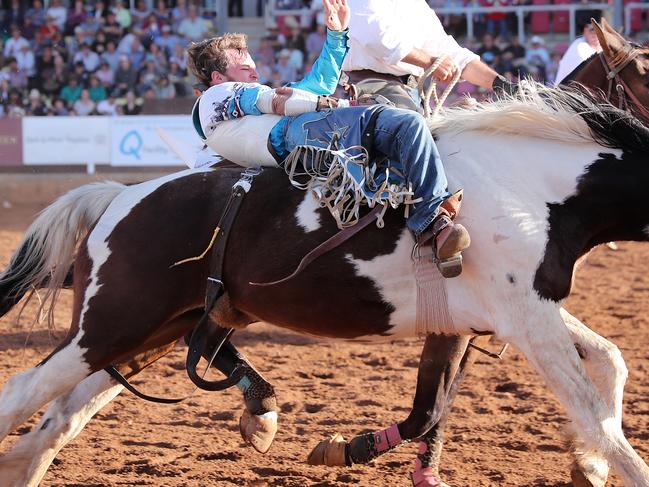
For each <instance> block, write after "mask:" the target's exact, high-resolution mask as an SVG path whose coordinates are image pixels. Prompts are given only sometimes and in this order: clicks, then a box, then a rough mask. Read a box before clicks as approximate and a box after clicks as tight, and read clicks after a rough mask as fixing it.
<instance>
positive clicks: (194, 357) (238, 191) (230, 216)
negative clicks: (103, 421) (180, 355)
mask: <svg viewBox="0 0 649 487" xmlns="http://www.w3.org/2000/svg"><path fill="white" fill-rule="evenodd" d="M260 172H261V170H260V169H246V170H245V171H243V172H242V173H241V177H240V179H239V180H238V181H237V182H236V183H235V184H234V185H233V186H232V193H231V194H230V198H229V199H228V202H227V204H226V206H225V209H224V210H223V215H222V216H221V219H220V220H219V223H218V225H217V227H216V229H215V230H214V233H213V235H214V236H213V238H212V240H211V241H210V244H209V246H208V249H207V250H209V249H210V248H212V257H211V260H210V268H209V275H208V278H207V289H206V296H205V309H204V311H203V315H202V316H201V318H200V320H199V321H198V324H197V325H196V327H195V328H194V332H193V333H192V336H191V339H190V341H189V350H188V352H187V361H186V367H187V374H188V375H189V378H190V379H191V380H192V382H193V383H194V384H195V385H196V386H197V387H199V388H201V389H206V390H209V391H220V390H224V389H227V388H229V387H232V386H234V385H236V384H237V383H238V382H239V381H240V380H241V379H242V378H243V376H244V375H245V374H246V372H247V370H249V366H248V365H247V364H246V362H245V360H243V359H242V360H241V362H240V363H237V365H236V366H235V367H234V369H233V370H232V373H231V374H230V375H229V376H228V377H227V378H225V379H223V380H220V381H207V380H205V379H204V377H205V374H206V373H207V371H208V369H209V367H210V366H211V365H212V362H213V361H214V359H215V358H216V356H217V354H218V353H219V350H220V349H221V347H222V346H223V344H224V343H226V342H227V340H228V339H229V338H230V335H231V334H232V333H233V331H234V330H233V329H232V328H225V327H219V332H218V335H217V336H216V343H215V344H214V349H213V351H212V354H211V357H210V360H209V362H208V365H207V367H206V368H205V372H204V373H203V375H202V376H199V374H198V373H197V372H196V367H197V365H198V362H199V361H200V359H201V357H202V356H203V352H204V351H205V349H206V341H207V338H208V333H207V328H208V318H209V314H210V311H212V308H213V307H214V304H215V303H216V300H217V299H218V298H219V297H220V296H221V295H222V294H223V292H224V287H223V281H222V275H223V261H224V259H225V249H226V246H227V241H228V237H229V235H230V230H231V228H232V224H233V222H234V220H235V218H236V216H237V214H238V213H239V208H240V207H241V203H242V202H243V197H244V196H245V195H246V194H247V193H248V191H250V187H251V183H252V179H253V178H254V176H256V175H258V174H259V173H260ZM217 236H218V237H219V238H216V237H217ZM204 255H206V252H204V253H203V254H201V256H200V258H203V256H204ZM193 260H196V259H193V258H190V259H186V260H185V261H182V262H181V263H184V262H191V261H193ZM179 264H180V263H177V264H174V265H179ZM104 370H105V371H106V372H107V373H108V374H110V376H111V377H113V378H114V379H115V380H116V381H117V382H119V383H120V384H122V385H123V386H124V387H125V388H126V389H128V390H129V391H130V392H132V393H133V394H135V395H136V396H137V397H139V398H141V399H145V400H147V401H151V402H157V403H164V404H175V403H178V402H181V401H183V400H185V399H187V397H189V396H186V397H183V398H178V399H167V398H160V397H155V396H149V395H148V394H144V393H142V392H140V391H138V390H137V389H135V388H134V387H133V386H132V385H131V384H130V383H129V382H128V380H127V379H126V378H125V377H124V376H123V375H122V374H121V373H120V372H119V371H118V370H117V369H116V368H115V366H113V365H109V366H108V367H106V368H105V369H104ZM192 394H193V391H192ZM190 395H191V394H190Z"/></svg>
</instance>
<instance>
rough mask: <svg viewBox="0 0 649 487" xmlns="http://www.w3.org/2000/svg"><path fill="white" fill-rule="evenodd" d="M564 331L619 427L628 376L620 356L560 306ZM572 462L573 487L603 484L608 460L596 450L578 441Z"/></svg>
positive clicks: (612, 345) (618, 351)
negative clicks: (568, 334)
mask: <svg viewBox="0 0 649 487" xmlns="http://www.w3.org/2000/svg"><path fill="white" fill-rule="evenodd" d="M561 317H562V318H563V320H564V322H565V324H566V326H567V328H568V332H569V333H570V336H571V338H572V340H573V342H574V344H575V347H576V349H577V352H578V353H579V356H580V357H581V359H582V363H583V364H584V366H585V368H586V371H587V372H588V375H589V376H590V378H591V380H592V381H593V382H594V384H595V387H597V389H598V391H599V393H600V394H601V396H602V399H603V400H604V402H605V403H606V405H607V406H608V408H609V410H611V411H612V412H613V418H614V421H615V424H616V425H617V426H618V427H621V426H622V396H623V394H624V384H625V382H626V378H627V375H628V371H627V368H626V365H625V363H624V359H623V358H622V354H621V353H620V350H619V348H617V347H616V346H615V345H614V344H613V343H611V342H609V341H608V340H606V339H605V338H603V337H601V336H599V335H598V334H597V333H595V332H594V331H592V330H591V329H589V328H588V327H587V326H586V325H584V324H583V323H582V322H580V321H579V320H578V319H577V318H575V317H574V316H572V315H571V314H570V313H568V312H567V311H566V310H564V309H561ZM572 453H573V455H574V457H575V463H574V465H573V468H572V471H571V472H570V474H571V477H572V482H573V485H575V486H577V487H603V486H604V485H605V484H606V480H607V478H608V463H607V462H606V460H605V459H604V458H603V457H602V455H601V453H599V452H597V451H589V450H588V449H587V448H584V445H583V443H582V442H580V441H576V442H575V444H574V445H573V448H572Z"/></svg>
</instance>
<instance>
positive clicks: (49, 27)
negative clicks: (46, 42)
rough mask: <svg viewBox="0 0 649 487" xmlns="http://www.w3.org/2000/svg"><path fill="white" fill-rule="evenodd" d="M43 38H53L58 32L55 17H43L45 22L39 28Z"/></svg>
mask: <svg viewBox="0 0 649 487" xmlns="http://www.w3.org/2000/svg"><path fill="white" fill-rule="evenodd" d="M40 32H41V34H43V38H45V39H54V36H55V34H57V33H60V32H61V30H60V29H59V27H58V25H56V19H55V18H54V17H52V16H51V15H48V16H46V17H45V24H43V27H41V29H40Z"/></svg>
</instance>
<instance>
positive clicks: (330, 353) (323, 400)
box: [0, 174, 649, 487]
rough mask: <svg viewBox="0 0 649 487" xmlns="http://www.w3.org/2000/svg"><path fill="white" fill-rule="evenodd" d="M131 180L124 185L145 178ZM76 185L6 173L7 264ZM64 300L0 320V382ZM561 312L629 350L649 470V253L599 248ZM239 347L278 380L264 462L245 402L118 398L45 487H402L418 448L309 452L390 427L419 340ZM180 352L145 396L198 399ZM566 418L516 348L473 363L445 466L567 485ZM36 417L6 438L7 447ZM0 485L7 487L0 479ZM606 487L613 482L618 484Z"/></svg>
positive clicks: (481, 479)
mask: <svg viewBox="0 0 649 487" xmlns="http://www.w3.org/2000/svg"><path fill="white" fill-rule="evenodd" d="M138 177H140V176H139V175H133V174H131V175H128V179H131V180H134V179H138ZM88 179H89V178H87V177H85V176H81V175H75V176H66V175H61V174H57V175H51V176H45V177H40V178H35V177H33V176H28V175H6V174H0V268H3V267H4V266H5V265H6V264H7V262H8V261H9V258H10V256H11V253H12V252H13V250H14V249H15V247H16V245H17V244H18V242H19V240H20V239H21V236H22V233H23V232H24V230H25V229H26V228H27V226H28V224H29V223H30V222H31V220H32V219H33V216H34V214H35V212H37V211H38V210H39V209H41V208H42V207H44V206H45V205H46V204H48V203H49V202H50V201H51V200H52V199H53V198H54V197H55V196H56V195H58V194H60V193H61V192H63V191H65V190H67V189H69V188H72V187H75V186H77V185H80V184H82V183H84V182H86V181H87V180H88ZM70 305H71V296H70V295H69V294H65V295H64V296H63V299H62V301H61V303H60V307H59V308H58V312H57V314H56V330H55V332H54V334H53V335H52V334H50V333H49V332H48V330H47V327H46V325H44V324H43V325H36V326H34V327H33V328H31V329H30V323H31V321H32V318H33V317H34V308H33V307H29V308H27V310H26V311H25V313H24V314H23V316H22V317H21V319H20V322H19V323H17V322H16V317H17V316H16V313H15V312H12V313H10V314H9V315H7V316H5V317H4V318H2V319H0V383H4V381H6V380H7V379H8V378H9V377H10V376H11V375H13V374H15V373H17V372H19V371H21V370H23V369H25V368H28V367H30V366H33V365H34V364H36V363H37V362H38V361H39V360H40V359H42V358H43V357H44V356H45V355H46V354H47V353H48V352H49V351H50V350H51V349H52V348H53V346H54V345H55V343H56V342H57V338H58V337H60V336H62V334H63V333H64V332H65V331H66V330H67V324H68V321H69V316H70ZM567 308H568V309H569V310H570V311H571V312H572V313H573V314H575V315H576V316H577V317H579V318H580V319H582V320H583V321H585V322H586V323H588V324H589V325H590V327H591V328H593V329H594V330H596V331H597V332H598V333H600V334H602V335H604V336H605V337H607V338H609V339H611V340H612V341H614V342H615V343H616V344H617V345H618V346H619V347H620V348H621V350H622V352H623V355H624V358H625V360H626V363H627V365H628V368H629V372H630V374H629V379H628V382H627V387H626V396H625V402H624V425H625V431H626V434H627V437H628V438H629V440H630V441H631V443H632V444H633V446H634V447H635V448H636V449H637V450H638V452H639V453H640V455H642V456H643V458H645V460H649V351H648V349H647V343H649V321H648V320H649V313H648V311H649V245H644V246H643V245H640V244H634V243H622V244H620V248H619V250H618V251H616V252H613V251H611V250H608V249H607V248H598V249H596V250H595V251H594V252H593V253H592V254H591V255H590V256H589V258H588V259H587V261H586V262H585V263H584V264H583V266H582V267H581V268H580V270H579V272H578V277H577V286H576V289H575V292H574V294H573V295H572V296H571V298H570V299H569V301H568V303H567ZM234 341H235V342H236V344H237V345H238V346H239V347H240V349H241V350H242V351H244V352H245V353H246V354H247V355H248V356H249V357H250V358H251V359H252V360H253V362H254V363H255V364H257V366H258V368H259V370H260V371H261V372H262V373H263V374H264V375H265V376H266V378H267V379H269V380H270V381H271V382H272V383H274V384H275V386H276V389H277V393H278V398H279V404H280V406H281V410H282V412H281V415H280V430H279V432H278V434H277V437H276V440H275V444H274V445H273V447H272V448H271V450H270V452H269V453H268V454H266V455H260V454H258V453H256V452H255V451H254V450H253V449H252V448H251V447H246V446H245V445H244V443H243V442H242V440H241V438H240V436H239V433H238V418H239V413H240V410H241V407H242V402H241V398H240V394H239V392H238V391H236V390H235V391H228V392H225V393H208V392H197V393H195V394H194V395H193V396H192V397H191V398H190V399H189V400H187V401H186V402H184V403H182V404H180V405H172V406H169V405H157V404H151V403H145V402H143V401H141V400H139V399H137V398H135V397H134V396H132V395H130V394H129V393H122V395H120V396H119V397H118V398H117V399H116V400H115V401H113V402H112V403H111V404H109V405H108V406H106V407H105V408H104V409H103V410H102V411H100V412H99V414H97V416H96V417H95V419H94V420H93V421H91V422H90V423H89V425H88V426H87V427H86V428H85V430H84V431H83V432H82V433H81V434H80V435H79V437H77V438H76V439H75V440H74V441H73V442H71V443H70V444H69V445H68V446H67V447H66V448H64V449H63V451H62V452H61V453H60V454H59V456H58V458H57V459H56V460H55V463H54V464H53V465H52V467H51V468H50V470H49V472H48V473H47V475H46V477H45V479H44V480H43V483H42V485H45V486H84V487H86V486H114V485H153V486H230V485H239V486H240V485H243V486H258V487H259V486H295V487H298V486H316V485H317V486H348V485H361V486H373V487H376V486H379V487H383V486H407V485H410V483H409V477H408V475H409V472H410V471H411V469H412V466H413V463H414V458H415V457H414V453H415V449H416V447H415V445H412V444H411V445H404V446H402V447H401V448H399V449H397V450H395V451H393V452H391V453H389V454H387V455H385V456H383V457H382V458H380V459H378V460H377V461H375V462H374V463H373V464H371V465H369V466H361V467H353V468H341V469H326V468H322V467H311V466H309V465H306V463H305V459H306V456H307V454H308V452H309V451H310V449H311V448H312V447H313V446H314V445H315V444H316V443H317V442H318V441H320V440H321V439H323V438H325V437H326V436H328V435H331V434H333V433H334V432H336V431H339V432H341V433H342V434H343V435H344V436H345V437H351V436H353V435H355V434H357V433H361V432H366V431H371V430H375V429H377V428H380V427H386V426H388V425H390V424H392V423H394V422H396V421H399V420H402V419H403V418H405V416H406V414H407V413H408V411H409V407H410V404H411V398H412V395H413V392H414V387H415V380H416V370H417V369H416V367H417V361H418V357H419V353H420V351H421V345H422V344H421V342H420V341H418V340H410V341H396V342H390V343H385V344H381V345H373V346H371V347H370V346H364V345H359V344H349V343H344V342H322V341H316V340H313V339H311V338H307V337H303V336H299V335H295V334H292V333H287V332H285V331H282V330H280V329H277V328H273V327H270V326H268V325H255V326H253V327H251V328H250V329H249V331H246V332H241V333H238V334H237V336H236V338H235V340H234ZM183 361H184V349H183V348H178V349H177V350H175V351H174V352H173V353H171V354H170V355H169V356H167V357H166V358H165V359H163V360H162V361H161V362H159V363H158V364H156V365H154V366H153V367H151V368H149V369H147V370H146V371H145V373H144V374H143V375H142V376H141V377H140V378H139V379H138V380H137V381H135V383H136V384H139V385H140V387H141V388H142V389H143V390H145V391H146V392H148V393H151V394H159V395H167V396H182V395H184V394H187V393H188V392H190V390H191V389H192V387H191V385H190V383H189V381H188V379H187V378H186V375H185V372H184V370H183ZM565 423H566V417H565V415H564V413H563V411H562V409H561V407H560V406H559V405H558V403H557V402H556V401H555V400H554V398H553V397H551V396H550V395H549V394H548V391H547V389H546V387H545V386H544V384H542V383H540V382H539V379H538V378H537V375H536V373H535V372H534V371H533V370H532V368H531V367H530V365H529V364H528V363H527V362H526V361H525V359H524V358H523V357H522V355H521V354H520V353H518V352H517V351H516V350H512V349H510V351H509V352H508V353H507V354H506V355H505V357H504V360H503V361H501V362H499V361H495V360H492V359H489V358H487V357H483V358H480V359H479V360H478V363H477V364H476V365H475V366H474V367H473V369H472V371H471V373H470V377H469V378H468V380H466V382H465V383H464V385H463V386H462V388H461V391H460V393H459V396H458V399H457V401H456V403H455V407H454V410H453V414H452V418H451V420H450V426H449V428H448V431H447V435H446V436H447V443H446V448H445V454H444V459H443V470H442V472H443V475H444V478H445V480H446V481H447V482H448V483H449V484H450V485H452V486H455V487H460V486H496V485H497V486H555V487H558V486H566V485H570V477H569V464H570V459H569V457H568V455H567V453H566V446H565V439H564V436H563V434H562V432H561V428H562V426H563V425H564V424H565ZM32 424H33V421H32V422H30V423H28V424H26V425H24V427H23V428H22V429H20V430H18V431H17V432H14V433H13V434H12V435H11V436H10V437H9V438H8V439H7V440H5V442H4V443H3V445H2V447H1V448H0V451H6V450H7V449H8V448H9V447H10V446H11V444H12V443H13V442H14V441H15V440H16V438H17V437H18V435H20V434H22V433H24V432H26V431H28V428H29V426H30V425H32ZM0 485H2V479H1V473H0ZM610 485H620V483H619V481H618V480H617V479H616V477H615V476H613V477H612V478H611V482H610Z"/></svg>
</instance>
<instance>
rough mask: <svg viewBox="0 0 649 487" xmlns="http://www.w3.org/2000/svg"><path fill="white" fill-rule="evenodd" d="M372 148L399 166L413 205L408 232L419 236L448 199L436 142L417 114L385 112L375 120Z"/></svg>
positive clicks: (446, 185) (389, 110) (394, 111)
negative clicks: (410, 193)
mask: <svg viewBox="0 0 649 487" xmlns="http://www.w3.org/2000/svg"><path fill="white" fill-rule="evenodd" d="M374 148H375V149H376V150H377V151H379V152H381V153H382V154H384V155H385V156H387V157H388V158H389V159H390V160H391V161H393V162H395V163H397V164H398V165H400V169H401V170H402V171H403V174H404V175H405V177H406V180H407V181H408V182H410V183H412V187H413V191H414V193H415V194H414V198H415V199H417V198H421V199H422V201H421V202H419V203H415V205H414V208H413V209H414V211H413V212H412V213H411V215H410V217H409V218H408V223H407V225H408V228H409V229H410V230H412V231H413V232H414V233H415V234H420V233H422V232H423V231H424V230H426V228H427V227H428V225H430V223H431V222H432V221H433V219H434V218H435V217H436V216H437V210H438V208H439V205H440V204H441V203H442V201H444V200H445V199H446V198H448V197H449V196H450V195H451V193H449V192H448V182H447V180H446V173H445V172H444V166H442V160H441V158H440V157H439V152H438V151H437V146H436V145H435V140H434V139H433V136H432V135H431V133H430V130H428V127H427V125H426V120H425V119H424V117H423V116H421V115H420V114H419V113H416V112H413V111H412V110H403V109H400V108H385V109H384V110H383V111H382V112H381V113H379V115H378V117H377V119H376V127H375V130H374Z"/></svg>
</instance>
